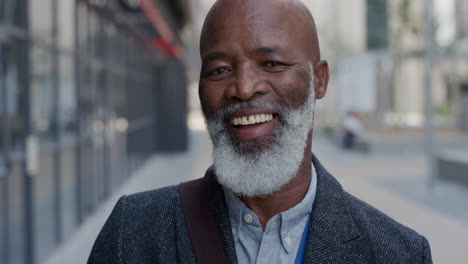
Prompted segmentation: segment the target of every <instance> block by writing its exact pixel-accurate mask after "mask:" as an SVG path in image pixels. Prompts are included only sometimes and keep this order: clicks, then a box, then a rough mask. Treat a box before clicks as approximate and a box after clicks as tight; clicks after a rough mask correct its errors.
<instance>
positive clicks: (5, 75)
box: [0, 40, 22, 148]
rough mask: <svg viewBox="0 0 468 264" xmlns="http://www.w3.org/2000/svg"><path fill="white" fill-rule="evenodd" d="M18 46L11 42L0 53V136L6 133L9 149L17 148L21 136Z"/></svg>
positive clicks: (20, 83) (20, 86) (15, 42)
mask: <svg viewBox="0 0 468 264" xmlns="http://www.w3.org/2000/svg"><path fill="white" fill-rule="evenodd" d="M19 46H20V45H19V43H18V41H17V40H12V41H9V42H8V43H6V44H4V45H2V47H1V52H0V53H1V56H0V120H1V121H0V136H1V135H2V133H3V132H6V133H7V140H8V142H9V144H10V147H11V148H15V147H16V146H18V143H19V142H20V139H21V134H22V119H21V108H20V103H19V102H20V96H21V88H22V82H21V78H20V68H19V65H20V61H19V59H20V52H19V51H20V48H19ZM0 148H1V147H0Z"/></svg>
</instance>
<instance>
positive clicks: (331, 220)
mask: <svg viewBox="0 0 468 264" xmlns="http://www.w3.org/2000/svg"><path fill="white" fill-rule="evenodd" d="M312 161H313V163H314V166H315V169H316V171H317V180H318V182H317V194H316V198H315V202H314V207H313V208H314V210H313V212H312V220H311V223H310V227H309V231H308V238H307V246H306V252H305V256H304V263H328V262H332V261H333V260H335V261H336V260H337V259H342V257H344V256H346V255H347V254H348V253H349V252H348V250H351V247H348V246H347V245H345V244H347V243H348V242H351V241H356V240H357V239H358V238H359V237H360V234H359V230H358V228H357V227H356V224H355V222H354V219H353V217H352V215H351V212H350V211H349V204H348V202H347V201H346V199H345V198H344V195H345V192H344V190H343V188H342V187H341V185H340V184H339V183H338V181H336V180H335V178H333V176H332V175H331V174H330V173H328V172H327V171H326V170H325V168H324V167H323V166H322V164H320V162H319V160H318V159H317V158H316V157H315V155H314V156H313V160H312Z"/></svg>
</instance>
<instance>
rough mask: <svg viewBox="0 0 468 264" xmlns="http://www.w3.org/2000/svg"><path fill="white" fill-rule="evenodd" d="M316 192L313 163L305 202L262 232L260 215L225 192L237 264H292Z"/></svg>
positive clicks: (315, 176)
mask: <svg viewBox="0 0 468 264" xmlns="http://www.w3.org/2000/svg"><path fill="white" fill-rule="evenodd" d="M316 191H317V174H316V172H315V168H314V165H313V164H312V178H311V181H310V185H309V190H308V191H307V193H306V195H305V197H304V199H303V200H302V201H301V202H300V203H298V204H297V205H296V206H294V207H292V208H290V209H288V210H287V211H284V212H282V213H280V214H277V215H275V216H273V217H272V218H271V219H270V220H268V222H267V224H266V227H265V231H263V229H262V225H261V224H260V221H259V220H258V217H257V215H256V214H255V213H254V212H253V211H252V210H250V209H249V208H248V207H247V206H246V205H245V204H244V202H242V201H241V200H240V199H239V198H237V196H236V195H235V194H234V193H232V192H231V191H229V190H227V189H224V195H225V198H226V203H227V206H228V208H229V218H230V221H231V228H232V234H233V237H234V243H235V246H236V253H237V260H238V263H243V264H244V263H256V264H262V263H264V264H275V263H282V264H283V263H291V264H293V263H294V260H295V259H296V255H297V250H298V249H299V245H300V243H301V238H302V234H303V232H304V228H305V226H306V224H307V220H308V217H309V214H310V213H311V212H312V205H313V204H314V200H315V194H316Z"/></svg>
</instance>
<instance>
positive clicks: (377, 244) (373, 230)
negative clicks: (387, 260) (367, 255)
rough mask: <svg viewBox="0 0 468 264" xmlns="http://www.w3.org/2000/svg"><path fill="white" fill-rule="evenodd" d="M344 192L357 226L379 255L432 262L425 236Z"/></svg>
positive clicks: (417, 261)
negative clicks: (393, 255)
mask: <svg viewBox="0 0 468 264" xmlns="http://www.w3.org/2000/svg"><path fill="white" fill-rule="evenodd" d="M345 196H346V197H347V199H346V200H347V201H348V204H349V207H350V209H351V212H352V215H353V218H354V220H355V222H356V225H357V227H358V229H360V231H361V232H362V233H363V234H365V235H366V236H367V237H368V238H369V239H370V241H371V242H372V245H373V247H374V251H375V252H376V256H377V258H380V257H388V256H391V255H392V254H397V255H400V256H401V255H405V256H406V258H407V259H409V260H411V261H412V262H411V263H432V260H431V252H430V246H429V242H428V241H427V239H426V238H425V237H424V236H422V235H420V234H419V233H417V232H416V231H414V230H413V229H411V228H409V227H407V226H405V225H403V224H401V223H399V222H397V221H396V220H394V219H393V218H391V217H390V216H388V215H386V214H385V213H383V212H381V211H380V210H378V209H376V208H375V207H373V206H371V205H369V204H368V203H366V202H364V201H362V200H360V199H358V198H356V197H354V196H353V195H351V194H349V193H345Z"/></svg>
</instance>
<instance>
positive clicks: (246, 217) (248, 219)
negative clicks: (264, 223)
mask: <svg viewBox="0 0 468 264" xmlns="http://www.w3.org/2000/svg"><path fill="white" fill-rule="evenodd" d="M244 220H245V222H247V223H248V224H250V223H252V221H253V216H252V215H251V214H246V215H245V216H244Z"/></svg>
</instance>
